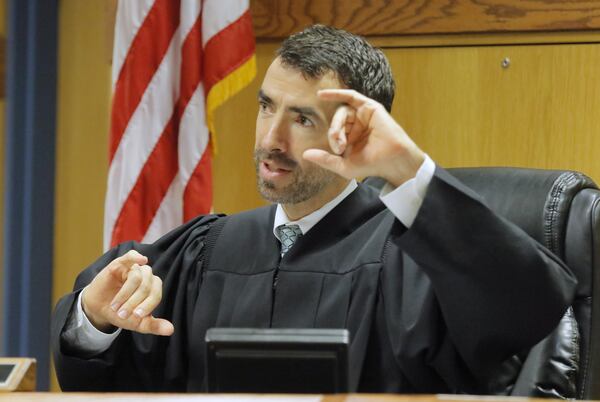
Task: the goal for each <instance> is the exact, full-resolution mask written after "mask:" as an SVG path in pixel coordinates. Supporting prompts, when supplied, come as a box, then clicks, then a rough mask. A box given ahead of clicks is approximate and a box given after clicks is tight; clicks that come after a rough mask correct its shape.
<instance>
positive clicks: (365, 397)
mask: <svg viewBox="0 0 600 402" xmlns="http://www.w3.org/2000/svg"><path fill="white" fill-rule="evenodd" d="M97 400H98V401H103V402H141V401H144V402H154V401H161V402H162V401H175V402H477V401H483V402H523V401H528V402H547V400H545V399H532V398H518V397H496V396H470V395H392V394H348V395H342V394H340V395H275V394H261V395H250V394H150V393H136V394H132V393H69V392H66V393H58V392H57V393H50V392H13V393H3V394H0V401H1V402H3V401H11V402H25V401H27V402H30V401H41V402H83V401H97Z"/></svg>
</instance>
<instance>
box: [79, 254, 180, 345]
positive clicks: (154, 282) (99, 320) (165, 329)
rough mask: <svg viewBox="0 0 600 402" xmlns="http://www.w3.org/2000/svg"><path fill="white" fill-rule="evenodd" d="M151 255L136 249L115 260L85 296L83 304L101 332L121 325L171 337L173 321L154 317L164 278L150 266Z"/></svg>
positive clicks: (91, 285) (125, 327)
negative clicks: (148, 255)
mask: <svg viewBox="0 0 600 402" xmlns="http://www.w3.org/2000/svg"><path fill="white" fill-rule="evenodd" d="M147 263H148V258H147V257H145V256H143V255H141V254H140V253H138V252H137V251H135V250H131V251H129V252H128V253H127V254H125V255H123V256H121V257H119V258H116V259H114V260H113V261H111V262H110V264H108V265H107V266H106V267H105V268H104V269H103V270H102V271H100V273H98V275H96V277H95V278H94V280H93V281H92V283H90V284H89V285H88V286H87V287H86V288H85V291H84V292H83V295H82V298H81V300H82V307H83V311H84V312H85V315H86V316H87V317H88V319H89V320H90V322H91V323H92V324H93V325H94V326H95V327H96V328H98V329H99V330H100V331H104V332H110V331H111V329H112V327H113V326H114V327H120V328H124V329H128V330H131V331H136V332H141V333H145V334H154V335H164V336H169V335H172V334H173V332H174V327H173V324H171V322H169V321H168V320H165V319H162V318H155V317H153V316H152V314H151V313H152V311H153V310H154V309H155V308H156V306H158V303H160V300H161V298H162V281H161V279H160V278H159V277H158V276H156V275H154V274H153V273H152V268H150V266H148V265H146V264H147Z"/></svg>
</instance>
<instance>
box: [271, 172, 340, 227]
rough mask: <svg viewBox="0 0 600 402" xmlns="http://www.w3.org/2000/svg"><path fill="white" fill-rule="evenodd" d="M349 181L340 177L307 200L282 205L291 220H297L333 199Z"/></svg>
mask: <svg viewBox="0 0 600 402" xmlns="http://www.w3.org/2000/svg"><path fill="white" fill-rule="evenodd" d="M349 182H350V181H349V180H346V179H342V178H340V180H335V181H334V182H332V183H331V184H330V185H329V186H327V187H326V188H324V189H323V190H322V191H321V192H319V193H318V194H316V195H315V196H313V197H311V198H309V199H308V200H306V201H303V202H299V203H296V204H282V205H281V206H282V207H283V210H284V211H285V213H286V215H287V216H288V218H289V219H290V220H292V221H297V220H298V219H301V218H304V217H305V216H306V215H309V214H311V213H313V212H315V211H316V210H318V209H320V208H322V207H323V205H325V204H327V203H328V202H329V201H331V200H333V199H334V198H335V197H337V196H338V195H339V194H340V193H341V192H342V191H344V189H345V188H346V186H347V185H348V183H349Z"/></svg>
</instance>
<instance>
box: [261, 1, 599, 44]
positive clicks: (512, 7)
mask: <svg viewBox="0 0 600 402" xmlns="http://www.w3.org/2000/svg"><path fill="white" fill-rule="evenodd" d="M250 4H251V10H252V16H253V19H254V30H255V33H256V35H257V37H259V38H284V37H286V36H288V35H289V34H291V33H293V32H297V31H299V30H301V29H302V28H303V27H305V26H307V25H310V24H315V23H322V24H327V25H333V26H335V27H338V28H343V29H346V30H348V31H351V32H353V33H356V34H360V35H364V36H370V35H413V34H439V33H464V32H510V31H513V32H514V31H568V30H589V29H599V28H600V2H598V1H595V0H587V1H581V0H580V1H570V0H552V1H548V0H458V1H457V0H252V1H251V2H250Z"/></svg>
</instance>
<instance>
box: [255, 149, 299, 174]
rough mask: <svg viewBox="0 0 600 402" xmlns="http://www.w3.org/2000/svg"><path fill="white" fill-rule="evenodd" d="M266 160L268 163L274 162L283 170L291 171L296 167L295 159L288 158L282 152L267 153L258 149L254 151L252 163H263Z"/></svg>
mask: <svg viewBox="0 0 600 402" xmlns="http://www.w3.org/2000/svg"><path fill="white" fill-rule="evenodd" d="M265 159H268V160H270V161H273V162H275V163H276V164H277V165H279V166H281V167H283V168H284V169H289V170H292V169H293V168H295V167H296V166H298V162H296V160H295V159H292V158H290V157H289V156H287V155H286V154H284V153H283V152H279V151H271V152H269V151H267V150H266V149H262V148H258V149H255V150H254V161H255V162H256V163H258V162H260V161H264V160H265Z"/></svg>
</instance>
